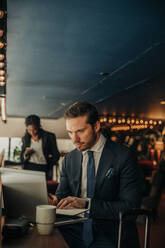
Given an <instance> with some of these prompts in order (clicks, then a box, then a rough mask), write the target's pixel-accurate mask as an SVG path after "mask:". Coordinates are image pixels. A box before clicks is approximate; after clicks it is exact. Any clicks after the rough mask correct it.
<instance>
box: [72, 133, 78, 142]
mask: <svg viewBox="0 0 165 248" xmlns="http://www.w3.org/2000/svg"><path fill="white" fill-rule="evenodd" d="M79 140H80V137H79V136H78V135H77V134H74V135H73V142H74V143H77V142H78V141H79Z"/></svg>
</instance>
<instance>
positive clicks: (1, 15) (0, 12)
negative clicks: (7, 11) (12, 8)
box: [0, 10, 4, 19]
mask: <svg viewBox="0 0 165 248" xmlns="http://www.w3.org/2000/svg"><path fill="white" fill-rule="evenodd" d="M3 17H4V11H3V10H0V19H2V18H3Z"/></svg>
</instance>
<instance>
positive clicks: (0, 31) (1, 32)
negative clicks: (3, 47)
mask: <svg viewBox="0 0 165 248" xmlns="http://www.w3.org/2000/svg"><path fill="white" fill-rule="evenodd" d="M2 36H3V29H0V37H2Z"/></svg>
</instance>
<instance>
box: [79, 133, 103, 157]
mask: <svg viewBox="0 0 165 248" xmlns="http://www.w3.org/2000/svg"><path fill="white" fill-rule="evenodd" d="M105 142H106V138H105V137H104V136H103V135H102V134H101V133H100V137H99V139H98V141H97V143H96V144H95V145H94V146H92V148H91V149H88V150H85V151H83V152H82V154H83V155H84V154H85V153H87V151H93V152H100V151H101V150H102V148H103V146H104V145H105Z"/></svg>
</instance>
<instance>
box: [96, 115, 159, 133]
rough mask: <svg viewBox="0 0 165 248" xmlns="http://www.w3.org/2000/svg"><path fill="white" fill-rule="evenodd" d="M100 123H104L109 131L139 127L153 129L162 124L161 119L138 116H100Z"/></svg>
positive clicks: (137, 128)
mask: <svg viewBox="0 0 165 248" xmlns="http://www.w3.org/2000/svg"><path fill="white" fill-rule="evenodd" d="M100 122H101V124H102V125H106V126H107V127H109V128H110V130H111V131H128V130H131V129H132V130H139V129H147V128H149V129H153V128H154V127H155V126H160V125H162V123H163V121H162V120H157V119H147V118H139V117H130V116H127V117H123V116H111V115H107V116H100Z"/></svg>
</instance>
